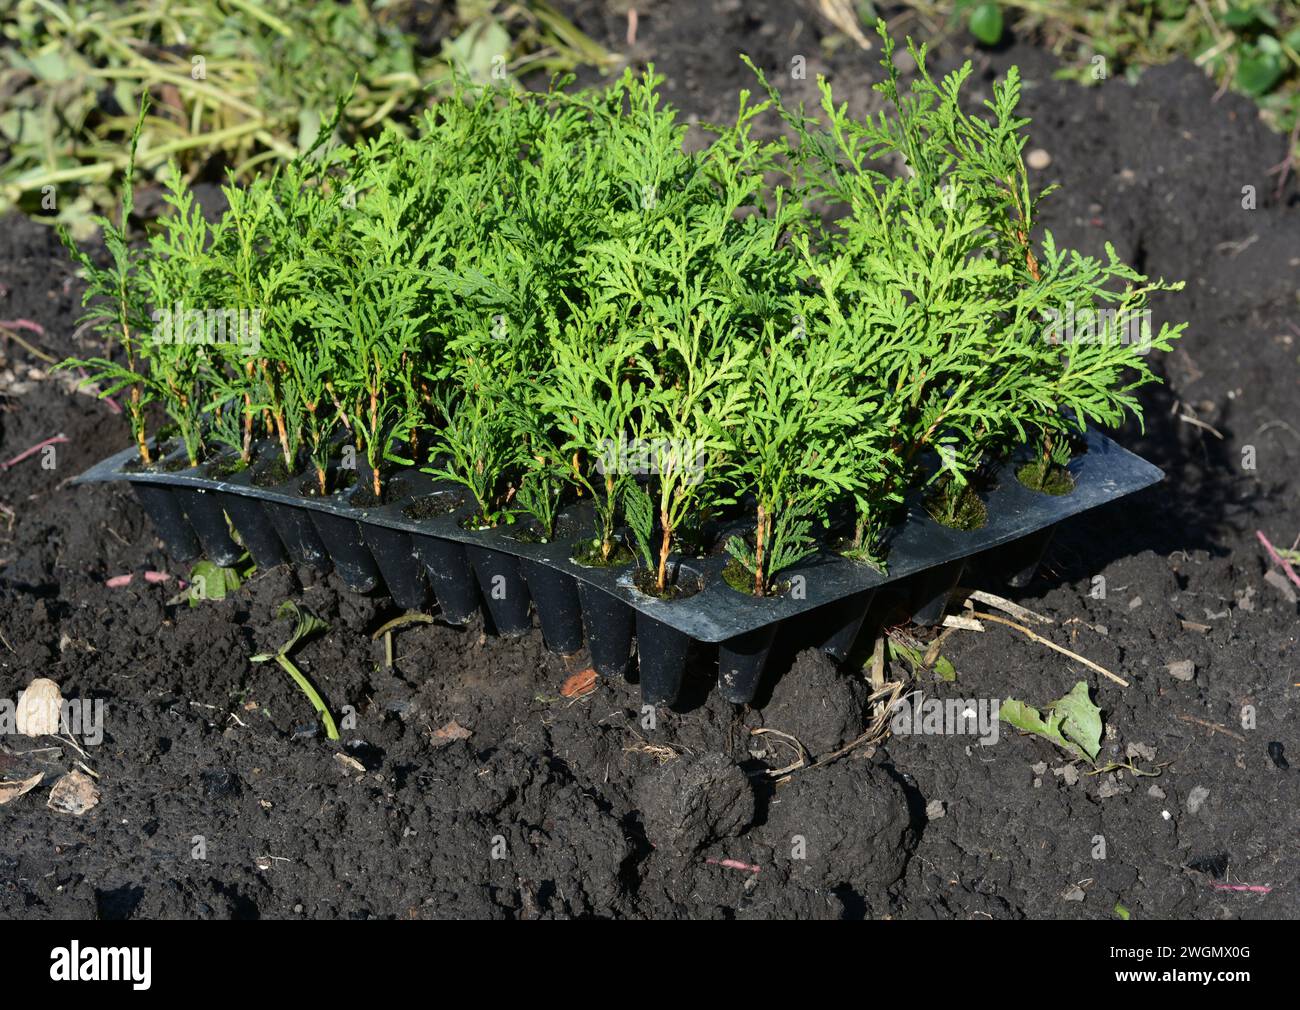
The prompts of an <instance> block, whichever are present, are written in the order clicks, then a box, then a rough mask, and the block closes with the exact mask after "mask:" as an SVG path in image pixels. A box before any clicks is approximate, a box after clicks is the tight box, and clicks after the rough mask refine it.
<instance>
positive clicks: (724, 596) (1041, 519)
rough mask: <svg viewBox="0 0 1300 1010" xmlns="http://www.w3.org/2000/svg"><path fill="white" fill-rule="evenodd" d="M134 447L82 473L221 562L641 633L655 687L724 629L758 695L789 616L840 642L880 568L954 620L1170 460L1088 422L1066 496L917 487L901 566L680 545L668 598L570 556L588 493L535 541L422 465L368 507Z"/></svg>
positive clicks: (891, 557) (750, 691)
mask: <svg viewBox="0 0 1300 1010" xmlns="http://www.w3.org/2000/svg"><path fill="white" fill-rule="evenodd" d="M134 458H135V450H134V448H129V449H124V450H123V451H122V452H120V453H117V454H116V455H114V456H111V457H109V458H108V459H106V460H103V461H102V462H100V463H98V464H96V465H95V466H94V467H92V468H91V469H90V470H88V471H86V472H85V473H84V474H82V475H81V476H80V477H78V478H76V480H75V481H74V483H88V482H102V481H123V480H124V481H128V482H129V483H130V484H131V486H132V487H133V489H134V490H135V492H136V494H137V496H138V497H139V500H140V502H141V504H142V505H143V506H144V508H145V511H146V512H147V513H148V514H149V516H150V519H151V520H152V521H153V523H154V526H155V528H156V529H157V531H158V533H159V535H160V536H161V537H162V539H163V541H164V542H165V543H166V544H167V546H168V549H169V552H170V553H171V554H172V555H173V556H174V557H175V558H176V559H177V560H179V561H190V560H194V559H195V558H197V557H199V556H200V555H206V556H207V557H209V558H210V559H211V560H213V561H216V562H217V563H219V564H227V565H228V564H230V563H232V562H234V561H235V560H236V559H237V558H238V557H239V556H240V554H241V553H242V551H241V548H240V547H239V545H238V544H237V543H236V542H235V541H234V540H233V539H232V538H231V536H230V533H229V527H230V525H233V527H234V529H235V530H237V531H238V533H239V538H240V539H241V540H242V541H243V544H244V547H246V548H247V549H248V551H249V553H250V554H251V555H252V557H253V559H254V560H255V561H256V562H257V563H258V564H259V565H260V566H273V565H276V564H279V563H281V562H284V561H286V560H292V561H294V562H297V563H300V564H310V565H314V566H316V567H318V568H328V567H329V566H331V565H332V566H333V567H334V568H335V569H336V570H337V572H338V574H339V576H340V577H341V578H342V580H343V581H344V583H345V584H346V585H347V586H348V588H349V589H351V590H353V591H355V592H360V593H370V592H375V591H384V590H386V591H387V593H388V594H389V595H390V596H391V597H392V598H393V600H394V602H396V603H397V604H398V605H399V606H402V607H405V608H407V609H410V610H420V609H425V608H427V607H428V606H429V605H430V603H431V601H432V600H436V601H437V604H438V606H439V608H440V611H441V614H442V616H443V618H444V619H446V620H448V621H450V622H452V623H463V622H464V621H466V620H468V619H469V617H470V616H471V615H472V614H473V613H475V612H476V611H477V610H478V609H479V607H480V606H485V607H486V609H487V612H488V616H489V617H490V619H491V622H492V624H493V625H494V626H495V627H496V630H497V631H498V632H499V633H501V634H505V635H518V634H522V633H524V632H527V631H528V630H530V629H531V628H532V614H531V611H533V610H535V611H536V614H537V619H538V623H539V624H540V626H541V629H542V634H543V637H544V638H545V641H546V644H547V646H548V647H549V648H550V649H551V650H552V651H555V652H559V653H564V654H570V653H573V652H576V651H578V650H579V649H580V648H581V647H582V645H583V643H584V642H585V643H586V645H587V648H588V650H589V651H590V653H591V656H592V663H593V665H594V666H595V668H596V670H597V672H598V673H600V674H601V675H602V676H607V677H612V676H628V677H629V678H631V677H632V676H633V674H634V670H633V665H632V663H631V660H632V655H633V640H634V639H635V641H636V649H635V652H636V655H637V660H638V662H637V664H636V666H637V672H639V677H640V684H641V690H642V695H643V697H644V699H645V700H646V702H648V703H651V704H661V703H671V702H672V701H674V700H676V697H677V694H678V690H679V688H680V685H681V680H682V674H683V671H684V669H685V665H686V658H687V652H688V650H689V649H690V647H691V644H692V642H699V643H708V644H714V643H716V644H717V646H718V689H719V691H720V692H721V693H722V694H723V696H724V697H726V698H727V699H728V700H730V701H733V702H736V703H744V702H748V701H750V700H751V699H752V698H753V696H754V693H755V691H756V689H757V687H758V682H759V678H760V677H761V675H762V672H763V668H764V665H765V663H766V659H767V655H768V653H769V651H770V649H771V646H772V642H773V640H774V638H775V635H776V633H777V631H778V629H779V628H781V627H783V626H786V627H798V628H800V629H801V630H803V631H804V632H805V633H807V637H810V638H812V639H815V640H816V642H817V644H818V645H820V646H821V647H822V648H823V649H824V650H825V651H826V652H827V653H829V654H830V655H832V656H834V657H835V658H837V659H843V658H844V656H846V655H847V654H848V652H849V650H850V649H851V648H852V646H853V642H854V639H855V638H856V636H857V633H858V630H859V629H860V627H861V626H862V624H863V621H864V619H865V617H866V615H867V611H868V610H869V608H870V606H871V603H872V599H873V597H874V596H875V593H876V590H878V589H879V588H881V587H882V586H885V585H890V586H891V588H892V589H896V590H897V595H899V596H900V597H901V598H902V599H903V600H904V601H905V603H906V606H907V609H908V611H909V612H910V613H911V614H912V618H913V620H915V621H917V622H918V623H922V624H933V623H936V622H938V621H940V620H942V617H943V613H944V608H945V606H946V604H947V601H948V597H949V595H950V594H951V592H952V590H953V589H954V588H955V587H956V586H957V584H958V582H959V580H960V579H961V577H962V573H963V571H964V569H965V566H966V564H967V563H968V562H971V561H973V560H976V561H978V563H979V564H980V565H981V567H983V566H985V565H989V566H991V567H992V568H995V569H996V570H997V571H999V572H1001V573H1002V574H1003V575H1004V576H1005V577H1006V579H1007V581H1008V582H1010V583H1011V584H1012V585H1023V584H1024V583H1025V582H1027V581H1028V580H1029V579H1030V578H1031V577H1032V576H1033V572H1034V569H1035V568H1036V566H1037V563H1038V559H1039V558H1040V557H1041V556H1042V552H1043V550H1044V549H1045V547H1046V546H1047V543H1048V540H1049V539H1050V537H1051V533H1052V530H1053V528H1054V527H1055V526H1056V525H1057V524H1058V523H1059V522H1061V521H1062V520H1064V519H1068V518H1069V517H1071V516H1074V515H1077V514H1078V513H1080V512H1084V511H1087V510H1088V509H1091V508H1095V507H1096V506H1098V505H1103V504H1106V503H1108V502H1112V501H1115V500H1116V499H1118V498H1121V497H1123V496H1124V495H1127V494H1131V493H1132V492H1134V491H1138V490H1141V489H1142V488H1145V487H1148V486H1150V485H1151V484H1154V483H1156V482H1157V481H1159V480H1160V479H1161V477H1162V474H1161V472H1160V470H1159V469H1157V468H1156V467H1154V466H1152V465H1151V464H1150V463H1148V462H1146V461H1145V460H1143V459H1141V458H1140V457H1138V456H1135V455H1133V454H1132V453H1130V452H1128V451H1126V450H1125V449H1122V448H1121V447H1120V446H1118V445H1116V444H1115V443H1114V442H1112V441H1111V440H1110V439H1108V438H1106V437H1105V436H1104V435H1100V434H1098V433H1095V432H1089V434H1088V437H1087V452H1085V453H1083V454H1081V455H1079V456H1078V457H1076V458H1075V459H1074V460H1073V461H1072V462H1071V463H1070V465H1069V470H1070V472H1071V474H1072V476H1073V478H1074V482H1075V486H1074V490H1073V491H1071V492H1070V493H1068V494H1065V495H1059V496H1057V495H1050V494H1044V493H1040V492H1036V491H1032V490H1030V489H1029V488H1027V487H1025V486H1024V485H1022V484H1021V483H1020V482H1019V481H1018V480H1017V479H1016V477H1015V473H1014V467H1015V465H1016V460H1014V459H1013V460H1012V461H1010V462H1008V463H1006V464H1005V465H1003V467H1002V468H1001V469H1000V470H999V471H997V472H996V473H995V474H993V475H992V479H991V480H990V481H989V490H988V491H987V492H986V493H984V494H983V495H982V497H983V498H984V500H985V502H986V504H987V506H988V522H987V523H986V524H985V525H984V526H982V527H981V528H980V529H978V530H974V531H970V532H962V531H959V530H954V529H950V528H948V527H945V526H942V525H940V524H939V523H937V522H935V521H934V520H933V519H931V518H930V516H929V515H928V514H927V513H926V511H925V509H924V508H923V507H922V505H921V504H920V501H919V500H917V501H913V502H911V503H910V505H909V507H908V509H907V513H906V517H905V519H904V520H903V521H902V522H901V523H900V524H899V525H898V526H896V527H895V528H894V529H893V530H892V531H891V535H890V537H889V542H888V555H887V559H886V560H887V566H888V570H887V572H882V571H879V570H877V569H876V568H873V567H871V566H869V565H866V564H862V563H859V562H855V561H850V560H848V559H845V558H843V557H840V556H838V555H835V554H830V553H826V552H823V553H821V554H818V555H816V556H814V557H813V558H810V559H808V560H807V561H806V562H804V563H801V564H799V565H797V566H795V567H793V568H790V569H788V570H786V571H785V572H783V573H782V574H781V579H782V581H783V582H785V583H787V584H788V586H787V588H786V591H785V592H784V593H783V594H782V595H780V596H776V597H771V598H765V599H758V598H755V597H752V596H750V595H748V594H746V593H741V592H738V591H737V590H735V589H733V588H732V587H731V586H730V585H728V584H727V582H726V580H725V579H724V578H723V577H722V569H723V567H724V566H725V565H726V562H727V560H728V556H727V555H726V554H725V552H722V551H717V552H715V553H714V554H712V555H710V556H707V557H701V558H689V557H688V558H679V557H677V556H674V557H673V558H672V559H670V562H671V563H672V564H673V565H674V566H675V569H676V571H677V575H678V579H679V581H681V580H683V579H689V580H698V581H699V584H700V585H701V586H702V588H701V589H700V590H699V591H698V592H696V593H694V594H693V595H690V596H687V597H685V598H680V599H676V600H672V601H668V600H661V599H657V598H655V597H652V596H647V595H646V594H644V593H642V592H640V591H639V590H638V589H637V588H636V587H635V585H634V584H633V571H632V568H631V566H623V567H621V568H599V567H584V566H581V565H578V564H576V563H575V562H573V561H572V560H571V555H572V553H573V551H574V546H575V544H576V543H578V542H579V541H581V540H582V539H590V538H591V536H592V529H593V525H592V521H591V512H590V509H589V508H587V507H582V506H579V507H576V508H574V509H572V510H570V511H569V512H568V513H566V515H565V517H564V519H563V520H562V522H561V526H560V528H561V530H562V531H566V532H567V535H560V536H557V537H556V539H555V540H554V541H552V542H550V543H533V542H529V541H528V540H526V539H521V538H519V536H518V533H519V532H520V530H519V528H518V527H505V528H502V529H497V530H490V531H484V532H478V531H472V530H467V529H464V528H462V526H461V520H462V519H463V518H464V517H465V515H466V514H467V512H468V508H466V507H461V508H459V509H450V510H449V511H446V512H445V513H444V514H435V515H432V517H431V518H412V517H411V516H410V515H409V514H408V510H410V509H411V508H412V506H414V505H416V504H417V503H418V502H422V501H423V500H425V499H428V500H430V501H437V500H440V498H441V500H445V501H449V502H453V503H454V501H455V498H454V497H453V496H454V495H455V494H457V492H455V491H454V490H452V489H450V488H448V486H447V485H445V484H437V483H435V482H434V481H433V480H432V479H431V478H430V477H428V476H427V475H425V474H423V473H420V472H419V471H418V470H405V471H401V472H399V473H397V474H395V475H393V476H391V477H390V478H389V487H390V489H392V488H399V489H400V495H399V496H398V497H397V500H395V501H393V502H390V503H388V504H385V505H382V506H379V507H375V508H361V507H356V506H353V505H352V504H350V502H349V497H350V492H349V491H341V492H339V493H338V494H335V495H332V496H329V497H308V496H304V495H302V494H300V493H299V488H300V486H301V485H302V483H303V478H302V477H301V476H295V477H293V478H291V479H289V480H287V481H285V482H284V483H282V484H279V485H276V486H273V487H259V486H256V485H255V484H254V483H253V482H252V479H251V475H250V473H249V471H247V470H245V471H242V472H240V473H238V474H235V475H233V476H229V477H223V478H220V479H217V478H211V477H207V476H205V475H204V467H199V468H197V469H171V471H170V472H169V468H168V467H166V466H164V467H160V468H158V469H156V470H154V469H150V470H134V469H131V468H130V466H129V464H130V463H131V461H132V460H133V459H134ZM433 511H436V510H432V509H428V508H425V509H421V510H419V511H418V512H417V513H416V514H426V515H427V514H429V513H430V512H433ZM227 518H228V519H229V525H228V524H227V521H226V520H227ZM530 603H531V607H530Z"/></svg>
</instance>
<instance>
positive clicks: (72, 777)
mask: <svg viewBox="0 0 1300 1010" xmlns="http://www.w3.org/2000/svg"><path fill="white" fill-rule="evenodd" d="M98 803H99V790H98V789H97V788H96V787H95V783H94V782H92V781H91V778H90V776H89V775H87V774H85V772H79V771H71V772H68V774H67V775H65V776H63V778H61V779H59V781H57V782H56V783H54V788H53V789H51V790H50V799H49V802H47V803H46V806H48V807H49V808H50V809H51V810H54V811H57V812H58V813H61V814H72V816H74V817H80V816H81V815H82V814H84V813H85V812H86V811H87V810H90V809H91V808H92V807H94V806H96V805H97V804H98Z"/></svg>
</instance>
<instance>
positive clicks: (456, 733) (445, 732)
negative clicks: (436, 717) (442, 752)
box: [433, 719, 471, 747]
mask: <svg viewBox="0 0 1300 1010" xmlns="http://www.w3.org/2000/svg"><path fill="white" fill-rule="evenodd" d="M470 736H471V733H470V731H469V730H467V729H466V728H465V727H464V726H462V725H461V724H460V723H458V722H457V721H456V720H455V719H453V720H452V721H451V722H449V723H447V725H445V726H443V727H442V728H441V729H435V730H434V731H433V742H434V745H435V746H438V747H442V746H445V745H446V744H449V743H451V742H452V741H453V740H468V739H469V738H470Z"/></svg>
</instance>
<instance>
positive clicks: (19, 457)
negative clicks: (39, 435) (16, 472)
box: [0, 434, 68, 470]
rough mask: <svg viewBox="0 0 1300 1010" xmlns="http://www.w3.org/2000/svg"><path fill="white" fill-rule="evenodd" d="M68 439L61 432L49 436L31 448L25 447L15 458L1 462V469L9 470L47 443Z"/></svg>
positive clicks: (61, 442)
mask: <svg viewBox="0 0 1300 1010" xmlns="http://www.w3.org/2000/svg"><path fill="white" fill-rule="evenodd" d="M67 441H68V439H67V438H66V437H65V436H64V435H62V434H59V435H54V436H52V437H51V438H47V439H45V441H43V442H37V443H36V444H35V445H34V446H32V447H31V448H30V449H24V450H23V451H22V452H20V453H19V454H18V455H17V456H15V457H14V458H13V459H11V460H7V461H6V462H4V463H0V470H8V469H9V468H10V467H11V466H16V465H17V464H19V463H21V462H22V461H23V460H25V459H27V458H28V457H29V456H35V455H36V454H37V453H38V452H40V451H41V450H42V449H44V448H45V447H46V446H47V445H62V444H63V443H65V442H67Z"/></svg>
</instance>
